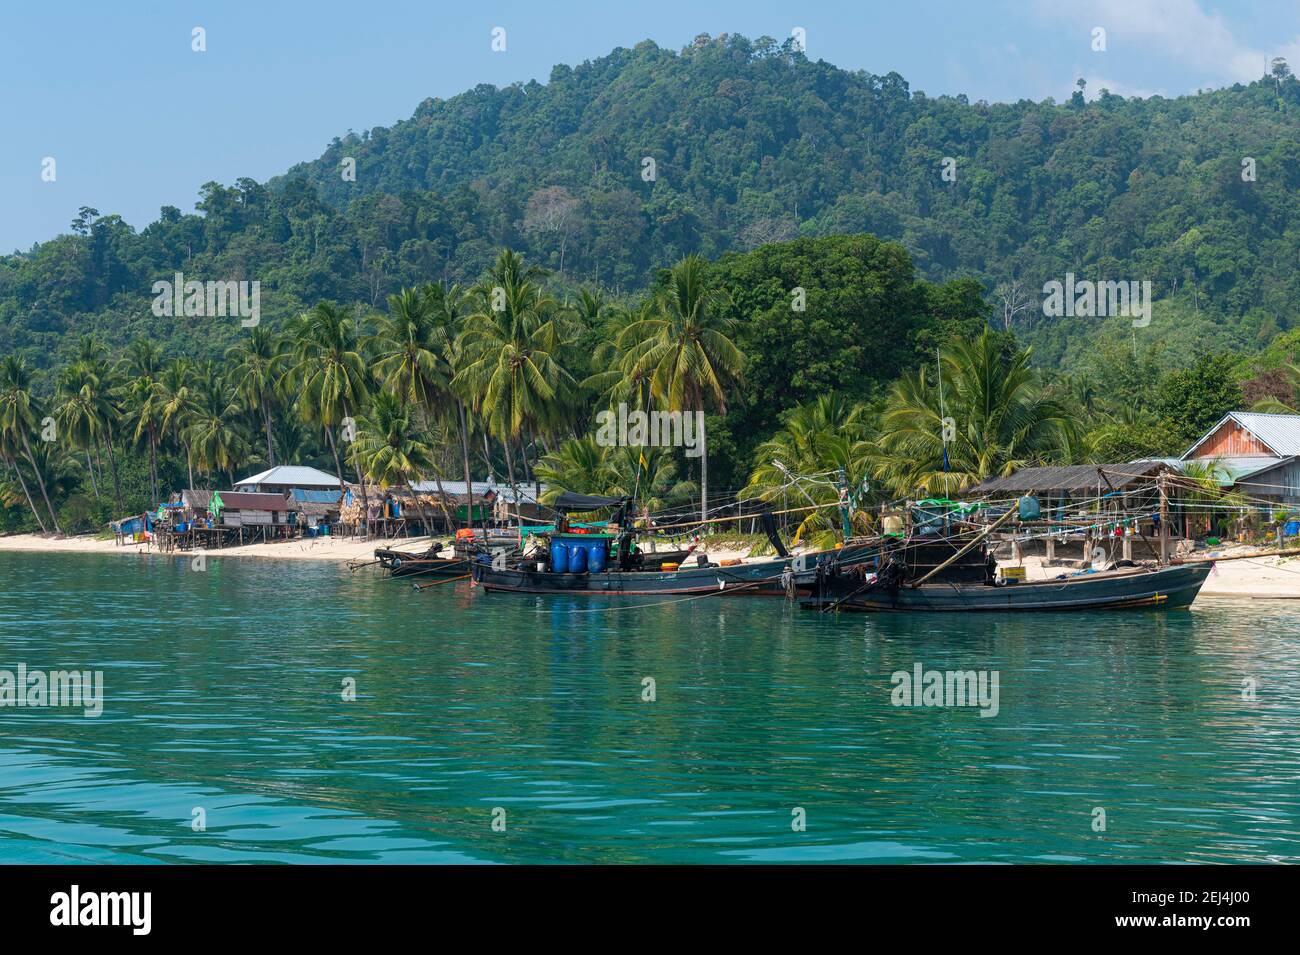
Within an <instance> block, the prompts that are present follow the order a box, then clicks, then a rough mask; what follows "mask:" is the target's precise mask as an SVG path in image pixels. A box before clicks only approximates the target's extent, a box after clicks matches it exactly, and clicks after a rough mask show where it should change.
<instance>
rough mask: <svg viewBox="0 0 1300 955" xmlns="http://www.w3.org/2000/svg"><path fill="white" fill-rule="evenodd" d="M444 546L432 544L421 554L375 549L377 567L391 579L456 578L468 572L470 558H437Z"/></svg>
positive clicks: (461, 555) (383, 548)
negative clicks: (390, 576) (384, 571)
mask: <svg viewBox="0 0 1300 955" xmlns="http://www.w3.org/2000/svg"><path fill="white" fill-rule="evenodd" d="M444 549H445V548H444V545H442V544H434V545H433V546H432V547H430V548H429V549H428V550H427V551H425V552H424V553H422V554H418V553H411V552H410V551H401V550H393V549H392V548H389V547H379V548H376V549H375V557H376V558H378V560H379V565H380V566H381V567H383V568H384V569H385V570H387V571H388V572H389V574H391V575H392V576H393V577H417V576H419V577H457V576H462V575H466V574H468V573H469V571H470V562H471V560H472V556H471V555H469V554H456V555H455V556H453V557H439V556H438V554H439V553H440V552H441V551H443V550H444Z"/></svg>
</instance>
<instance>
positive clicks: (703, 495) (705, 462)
mask: <svg viewBox="0 0 1300 955" xmlns="http://www.w3.org/2000/svg"><path fill="white" fill-rule="evenodd" d="M708 519H709V445H708V442H706V441H705V440H704V429H703V428H701V429H700V520H701V521H707V520H708Z"/></svg>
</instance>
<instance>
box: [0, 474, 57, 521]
mask: <svg viewBox="0 0 1300 955" xmlns="http://www.w3.org/2000/svg"><path fill="white" fill-rule="evenodd" d="M5 463H6V464H8V465H9V467H11V468H13V472H14V474H16V475H18V484H19V486H20V487H22V489H23V497H25V498H27V506H28V507H30V508H31V509H32V517H34V518H36V523H37V525H38V526H39V527H40V529H41V533H42V534H45V533H48V532H47V531H46V528H45V521H43V520H41V512H40V511H38V510H37V509H36V503H35V502H34V501H33V500H32V492H31V491H29V490H27V482H26V481H24V480H23V472H22V471H21V470H19V468H18V462H17V461H15V460H14V459H13V458H11V457H6V458H5Z"/></svg>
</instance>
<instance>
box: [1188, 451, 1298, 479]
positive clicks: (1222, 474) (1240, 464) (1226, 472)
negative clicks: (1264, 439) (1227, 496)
mask: <svg viewBox="0 0 1300 955" xmlns="http://www.w3.org/2000/svg"><path fill="white" fill-rule="evenodd" d="M1285 460H1288V459H1287V458H1266V457H1261V456H1259V455H1245V456H1242V457H1232V458H1207V459H1206V461H1205V463H1206V464H1211V463H1212V464H1213V465H1214V474H1215V479H1216V480H1217V481H1218V482H1219V484H1220V485H1221V486H1222V487H1232V485H1234V484H1236V483H1237V482H1238V481H1240V480H1241V479H1242V478H1245V477H1249V476H1250V475H1252V474H1258V473H1259V472H1260V471H1267V470H1269V469H1270V468H1275V467H1277V466H1278V465H1279V464H1281V463H1282V462H1283V461H1285Z"/></svg>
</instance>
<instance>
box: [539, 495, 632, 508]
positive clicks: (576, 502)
mask: <svg viewBox="0 0 1300 955" xmlns="http://www.w3.org/2000/svg"><path fill="white" fill-rule="evenodd" d="M626 500H628V498H625V497H596V496H595V495H592V494H574V493H573V492H571V491H562V492H561V493H560V496H559V497H557V498H556V499H555V504H553V505H552V506H553V507H554V508H555V509H556V510H557V511H594V510H596V509H597V508H600V507H616V506H618V505H619V504H622V503H623V502H624V501H626Z"/></svg>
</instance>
